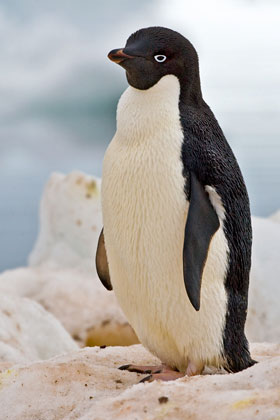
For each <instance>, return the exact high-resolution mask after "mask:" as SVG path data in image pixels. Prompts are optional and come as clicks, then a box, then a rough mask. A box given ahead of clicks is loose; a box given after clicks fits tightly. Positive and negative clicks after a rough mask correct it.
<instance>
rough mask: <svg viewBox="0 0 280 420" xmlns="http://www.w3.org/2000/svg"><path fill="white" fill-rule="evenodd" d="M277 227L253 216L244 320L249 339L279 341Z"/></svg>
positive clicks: (279, 241)
mask: <svg viewBox="0 0 280 420" xmlns="http://www.w3.org/2000/svg"><path fill="white" fill-rule="evenodd" d="M279 256H280V226H279V224H278V223H275V222H273V221H271V220H269V219H263V218H260V217H253V254H252V270H251V278H250V288H249V307H248V317H247V323H246V331H247V336H248V339H249V340H250V341H272V342H273V341H276V342H280V322H279V319H280V305H279V296H280V282H279Z"/></svg>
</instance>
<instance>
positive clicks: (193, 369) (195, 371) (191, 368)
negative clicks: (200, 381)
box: [186, 361, 202, 376]
mask: <svg viewBox="0 0 280 420" xmlns="http://www.w3.org/2000/svg"><path fill="white" fill-rule="evenodd" d="M201 371H202V369H199V368H198V367H197V366H196V364H195V363H193V362H190V361H189V363H188V367H187V369H186V375H187V376H195V375H199V374H200V373H201Z"/></svg>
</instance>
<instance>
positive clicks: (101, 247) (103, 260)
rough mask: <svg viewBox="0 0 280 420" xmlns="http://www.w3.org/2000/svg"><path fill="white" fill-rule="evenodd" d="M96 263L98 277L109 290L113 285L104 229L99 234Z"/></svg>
mask: <svg viewBox="0 0 280 420" xmlns="http://www.w3.org/2000/svg"><path fill="white" fill-rule="evenodd" d="M95 265H96V271H97V274H98V277H99V278H100V280H101V283H102V284H103V286H104V287H106V289H107V290H112V289H113V287H112V284H111V280H110V274H109V266H108V260H107V254H106V249H105V243H104V234H103V229H102V230H101V233H100V236H99V239H98V245H97V251H96V257H95Z"/></svg>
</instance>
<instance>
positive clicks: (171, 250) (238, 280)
mask: <svg viewBox="0 0 280 420" xmlns="http://www.w3.org/2000/svg"><path fill="white" fill-rule="evenodd" d="M108 57H109V59H110V60H112V61H113V62H115V63H117V64H119V65H120V66H121V67H122V68H124V70H125V72H126V78H127V81H128V84H129V86H128V88H127V89H126V90H125V92H124V93H123V94H122V96H121V98H120V100H119V103H118V106H117V128H116V133H115V135H114V137H113V139H112V141H111V142H110V144H109V146H108V148H107V150H106V153H105V156H104V161H103V173H102V192H101V196H102V214H103V229H102V232H101V234H100V238H99V242H98V247H97V252H96V268H97V272H98V275H99V277H100V280H101V282H102V283H103V285H104V286H105V287H106V288H107V289H108V290H112V289H113V290H114V292H115V295H116V297H117V300H118V302H119V304H120V306H121V308H122V310H123V312H124V313H125V315H126V317H127V319H128V321H129V322H130V324H131V325H132V327H133V328H134V330H135V332H136V334H137V336H138V338H139V340H140V342H141V343H142V344H143V345H144V346H145V347H146V348H147V349H148V350H149V351H150V352H151V353H152V354H154V355H155V356H157V357H158V358H159V359H160V360H161V362H162V365H161V366H136V365H133V364H128V365H124V366H122V367H120V369H124V370H128V371H131V372H139V373H143V374H144V373H148V374H149V375H148V376H146V377H145V378H144V379H143V381H146V380H147V381H152V380H154V379H161V380H172V379H176V378H178V377H181V376H184V375H188V376H192V375H198V374H201V373H202V372H203V370H204V368H205V367H206V366H214V367H216V368H218V369H220V368H223V369H225V370H226V371H228V372H238V371H241V370H243V369H246V368H248V367H250V366H252V365H253V364H254V363H255V361H254V360H252V358H251V356H250V352H249V345H248V341H247V339H246V336H245V333H244V326H245V321H246V313H247V303H248V287H249V273H250V266H251V246H252V228H251V216H250V206H249V198H248V194H247V190H246V186H245V183H244V180H243V176H242V174H241V170H240V168H239V165H238V163H237V160H236V158H235V156H234V154H233V152H232V150H231V148H230V146H229V144H228V143H227V140H226V138H225V136H224V134H223V131H222V129H221V128H220V126H219V124H218V122H217V120H216V118H215V116H214V114H213V112H212V111H211V109H210V107H209V106H208V105H207V104H206V102H205V101H204V99H203V97H202V92H201V85H200V75H199V64H198V55H197V52H196V50H195V48H194V47H193V45H192V44H191V42H190V41H189V40H188V39H186V38H185V37H184V36H182V35H181V34H179V33H178V32H175V31H173V30H171V29H167V28H163V27H149V28H144V29H140V30H138V31H137V32H135V33H133V34H132V35H131V36H130V37H129V38H128V40H127V42H126V45H125V47H124V48H120V49H114V50H112V51H111V52H110V53H109V54H108Z"/></svg>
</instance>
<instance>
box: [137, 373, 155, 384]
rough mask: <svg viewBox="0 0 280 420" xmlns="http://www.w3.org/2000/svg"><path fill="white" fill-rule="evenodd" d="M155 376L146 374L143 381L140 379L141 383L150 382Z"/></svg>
mask: <svg viewBox="0 0 280 420" xmlns="http://www.w3.org/2000/svg"><path fill="white" fill-rule="evenodd" d="M152 378H153V375H148V376H145V378H143V379H141V381H139V384H141V383H143V382H150V380H151V379H152Z"/></svg>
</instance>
